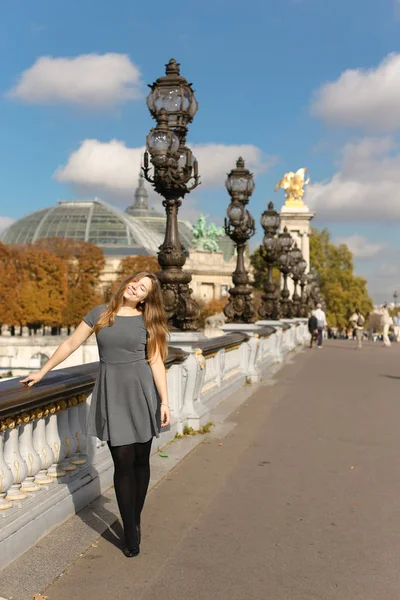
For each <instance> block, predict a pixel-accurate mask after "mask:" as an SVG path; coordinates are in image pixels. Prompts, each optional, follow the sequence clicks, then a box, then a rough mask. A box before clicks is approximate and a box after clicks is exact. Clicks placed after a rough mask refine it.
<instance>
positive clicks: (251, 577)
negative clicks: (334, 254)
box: [43, 341, 400, 600]
mask: <svg viewBox="0 0 400 600" xmlns="http://www.w3.org/2000/svg"><path fill="white" fill-rule="evenodd" d="M399 391H400V344H398V345H393V346H392V348H389V349H384V348H383V347H382V346H381V345H380V344H370V345H365V347H364V349H363V351H362V352H357V351H356V350H355V345H354V344H353V343H351V342H337V341H333V342H329V343H326V344H325V346H324V348H323V350H322V351H317V350H316V349H314V350H311V351H310V350H308V351H305V352H303V353H302V354H300V355H298V356H296V357H295V358H294V361H293V363H292V364H288V365H286V366H285V367H284V368H283V369H282V370H281V371H279V373H278V374H277V376H276V382H275V384H274V385H271V382H269V383H268V385H265V386H263V387H261V388H259V389H258V391H256V392H255V394H254V395H253V396H251V398H250V399H249V400H248V401H247V402H246V403H245V404H244V405H243V406H242V407H241V408H240V409H239V410H237V411H235V413H233V414H232V415H231V417H230V419H231V420H233V421H235V422H236V423H237V426H236V427H235V428H234V429H233V430H232V431H231V432H230V433H229V435H228V436H227V437H225V438H224V439H222V441H221V442H220V441H219V440H218V439H214V438H212V437H209V438H207V439H206V440H205V441H204V442H203V443H202V444H201V445H200V446H198V447H197V448H196V449H195V450H194V451H193V452H192V453H191V454H190V455H189V456H188V457H187V458H186V459H185V460H183V461H182V462H181V463H180V464H179V465H178V466H177V467H176V468H175V469H174V470H173V471H172V472H171V473H170V474H169V475H168V476H167V477H166V479H164V480H163V481H162V482H161V483H160V484H159V485H158V486H157V487H156V488H155V489H153V491H152V492H151V494H150V496H149V498H148V502H147V506H146V511H145V515H144V520H143V540H142V552H141V555H140V556H139V557H138V558H136V559H126V558H125V557H124V556H123V554H122V553H121V550H120V549H119V547H120V544H121V542H120V536H121V528H120V527H119V526H118V525H117V526H113V527H112V528H111V529H109V530H108V531H107V532H106V534H104V536H103V537H102V538H101V539H100V540H99V543H98V544H96V545H95V547H92V546H91V547H90V548H89V549H88V551H87V552H86V553H85V554H84V555H83V556H82V557H81V558H79V559H78V560H77V562H75V564H74V565H72V566H71V567H70V568H69V569H68V570H67V571H66V572H65V573H64V574H63V575H62V577H60V578H59V579H58V580H57V581H55V582H54V583H53V584H52V585H51V586H50V587H48V589H47V590H45V591H43V593H44V594H45V595H46V596H48V598H49V600H70V599H71V598H73V599H74V600H85V599H86V598H93V599H96V600H109V599H110V598H118V600H125V599H127V600H128V599H129V600H131V599H133V600H139V599H140V600H150V599H151V600H154V599H157V600H158V599H159V598H160V599H161V598H162V600H180V599H184V598H185V599H186V598H192V599H195V600H210V599H211V598H212V599H214V598H215V599H217V600H225V599H226V600H244V599H245V598H246V600H247V599H248V600H378V599H380V598H382V599H384V600H397V599H398V598H400V568H399V564H400V508H399V507H400V441H399V436H400V394H399ZM221 443H222V445H219V444H221Z"/></svg>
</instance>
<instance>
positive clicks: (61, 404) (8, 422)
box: [0, 394, 87, 432]
mask: <svg viewBox="0 0 400 600" xmlns="http://www.w3.org/2000/svg"><path fill="white" fill-rule="evenodd" d="M86 400H87V396H86V394H79V396H72V397H71V398H69V399H68V400H58V401H57V402H55V403H54V404H53V403H52V404H45V405H43V406H38V407H37V408H34V409H32V410H30V411H24V412H22V413H19V414H17V415H15V416H13V417H7V419H3V420H0V432H2V431H5V430H6V429H14V427H17V426H18V425H21V423H29V421H33V420H34V419H44V418H45V417H47V416H48V415H49V414H51V415H54V413H56V412H58V411H59V410H65V409H66V408H70V407H71V406H78V404H82V403H83V402H86Z"/></svg>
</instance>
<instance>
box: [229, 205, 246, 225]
mask: <svg viewBox="0 0 400 600" xmlns="http://www.w3.org/2000/svg"><path fill="white" fill-rule="evenodd" d="M243 212H244V209H243V206H242V205H241V204H239V203H238V202H231V204H230V205H229V206H228V210H227V211H226V214H227V215H228V219H229V220H230V221H232V223H234V224H235V223H239V222H240V221H241V220H242V218H243Z"/></svg>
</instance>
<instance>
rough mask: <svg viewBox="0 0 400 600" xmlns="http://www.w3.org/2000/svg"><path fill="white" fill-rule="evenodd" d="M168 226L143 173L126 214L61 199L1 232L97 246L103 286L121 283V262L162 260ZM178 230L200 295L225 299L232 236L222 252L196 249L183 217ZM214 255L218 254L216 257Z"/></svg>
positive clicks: (8, 240) (10, 239) (17, 240)
mask: <svg viewBox="0 0 400 600" xmlns="http://www.w3.org/2000/svg"><path fill="white" fill-rule="evenodd" d="M165 226H166V217H165V214H162V213H161V212H158V211H156V210H155V209H154V208H150V207H149V205H148V193H147V190H146V188H145V186H144V177H143V175H142V174H141V175H140V177H139V186H138V188H137V189H136V192H135V195H134V202H133V204H132V205H131V206H128V207H127V208H126V210H125V212H123V211H121V210H119V209H118V208H116V207H115V206H112V205H111V204H108V203H106V202H104V201H102V200H100V199H98V198H95V199H94V200H67V201H59V202H58V204H56V205H55V206H50V207H48V208H43V209H41V210H38V211H35V212H33V213H31V214H29V215H26V216H25V217H22V218H21V219H18V220H17V221H15V222H14V223H12V224H11V225H10V226H9V227H7V228H6V229H5V230H4V231H3V232H2V233H1V234H0V240H1V241H2V242H3V243H5V244H31V243H34V242H35V241H36V240H38V239H40V238H50V237H61V238H70V239H73V240H78V241H85V242H91V243H92V244H96V246H99V247H100V248H101V249H102V250H103V252H104V256H105V258H106V266H105V270H104V273H103V276H102V282H101V283H102V284H104V285H105V284H107V283H110V282H111V281H113V280H114V279H115V274H116V272H117V270H118V266H119V263H120V261H121V260H122V259H123V258H125V257H126V256H135V255H138V254H142V255H143V254H145V255H153V256H156V255H157V252H158V249H159V246H160V245H161V244H162V243H163V241H164V235H165ZM178 229H179V237H180V241H181V243H182V244H183V245H184V247H185V249H186V250H187V253H188V262H187V265H185V267H184V268H185V269H188V270H190V271H191V272H192V271H193V272H194V277H193V291H194V293H195V295H196V296H201V297H203V298H204V299H207V300H208V299H212V298H219V297H220V296H221V295H225V294H226V293H227V289H228V287H230V285H231V282H232V280H231V274H232V271H233V269H234V268H235V266H234V264H235V261H234V259H233V255H234V247H233V244H232V242H231V240H230V239H229V238H227V237H226V236H224V237H223V238H222V239H220V240H219V250H220V251H219V252H216V253H210V252H208V251H204V250H200V249H193V250H191V246H192V238H193V228H192V225H191V224H190V223H189V222H188V221H185V220H182V219H180V220H179V221H178ZM204 253H206V254H207V257H205V256H203V255H204ZM210 254H213V255H215V256H213V257H212V259H210V258H211V257H210ZM213 265H214V266H213ZM196 267H198V268H196ZM207 272H208V275H207Z"/></svg>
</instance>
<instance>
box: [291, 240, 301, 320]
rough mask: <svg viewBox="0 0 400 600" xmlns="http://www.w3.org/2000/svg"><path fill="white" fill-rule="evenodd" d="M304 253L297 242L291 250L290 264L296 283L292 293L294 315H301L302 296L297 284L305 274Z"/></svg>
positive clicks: (294, 282)
mask: <svg viewBox="0 0 400 600" xmlns="http://www.w3.org/2000/svg"><path fill="white" fill-rule="evenodd" d="M302 260H303V255H302V253H301V250H300V248H299V247H298V245H297V243H295V244H294V246H293V248H292V249H291V251H290V265H291V272H292V279H293V284H294V290H293V295H292V315H293V316H294V317H300V302H301V298H300V296H299V294H298V292H297V286H298V284H299V281H300V279H301V276H302V274H303V270H302V264H300V263H301V262H302Z"/></svg>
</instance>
